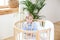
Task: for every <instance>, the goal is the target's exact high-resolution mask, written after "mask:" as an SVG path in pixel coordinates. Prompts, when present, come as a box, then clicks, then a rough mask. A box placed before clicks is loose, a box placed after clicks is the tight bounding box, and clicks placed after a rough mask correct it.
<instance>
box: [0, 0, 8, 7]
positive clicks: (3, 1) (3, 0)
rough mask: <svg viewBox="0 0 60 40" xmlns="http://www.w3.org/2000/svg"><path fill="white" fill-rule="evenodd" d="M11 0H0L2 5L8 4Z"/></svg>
mask: <svg viewBox="0 0 60 40" xmlns="http://www.w3.org/2000/svg"><path fill="white" fill-rule="evenodd" d="M8 1H9V0H0V6H7V5H8Z"/></svg>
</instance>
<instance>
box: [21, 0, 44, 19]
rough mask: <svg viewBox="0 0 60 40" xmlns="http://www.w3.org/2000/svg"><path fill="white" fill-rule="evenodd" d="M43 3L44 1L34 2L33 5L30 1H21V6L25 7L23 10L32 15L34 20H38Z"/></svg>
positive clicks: (37, 0)
mask: <svg viewBox="0 0 60 40" xmlns="http://www.w3.org/2000/svg"><path fill="white" fill-rule="evenodd" d="M44 2H45V0H36V1H35V2H34V3H33V2H31V1H30V0H26V1H22V4H24V5H25V6H26V7H24V9H23V10H27V11H29V13H30V14H32V15H33V19H34V20H37V19H40V17H41V16H40V15H39V12H40V10H41V9H42V8H43V7H44V6H45V3H44Z"/></svg>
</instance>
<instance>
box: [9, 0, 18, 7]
mask: <svg viewBox="0 0 60 40" xmlns="http://www.w3.org/2000/svg"><path fill="white" fill-rule="evenodd" d="M9 7H10V8H17V7H19V2H18V0H9Z"/></svg>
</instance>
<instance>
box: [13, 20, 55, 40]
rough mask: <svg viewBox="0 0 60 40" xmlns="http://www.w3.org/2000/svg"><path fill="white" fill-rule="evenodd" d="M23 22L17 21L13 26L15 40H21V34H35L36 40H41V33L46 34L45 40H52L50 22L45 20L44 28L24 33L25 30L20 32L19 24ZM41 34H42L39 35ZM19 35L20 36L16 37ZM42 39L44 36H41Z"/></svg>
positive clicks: (52, 30)
mask: <svg viewBox="0 0 60 40" xmlns="http://www.w3.org/2000/svg"><path fill="white" fill-rule="evenodd" d="M22 22H24V21H18V22H16V23H15V26H14V37H15V40H23V36H22V35H23V34H22V33H24V32H25V33H35V34H36V40H41V36H40V35H42V33H47V35H48V39H47V40H54V25H53V23H52V22H50V21H48V20H46V21H45V26H44V28H43V27H40V28H38V30H37V31H26V30H22V29H21V28H22V25H21V23H22ZM41 32H42V33H41ZM18 34H20V36H19V35H18ZM43 37H44V36H43Z"/></svg>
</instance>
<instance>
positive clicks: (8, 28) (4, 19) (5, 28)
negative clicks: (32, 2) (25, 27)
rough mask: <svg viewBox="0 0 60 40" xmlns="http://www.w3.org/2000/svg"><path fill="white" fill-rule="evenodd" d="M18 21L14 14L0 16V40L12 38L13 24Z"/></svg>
mask: <svg viewBox="0 0 60 40" xmlns="http://www.w3.org/2000/svg"><path fill="white" fill-rule="evenodd" d="M18 20H20V19H19V17H18V15H17V14H16V13H12V14H6V15H0V39H4V38H7V37H10V36H13V33H14V29H13V28H14V24H15V22H16V21H18Z"/></svg>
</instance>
